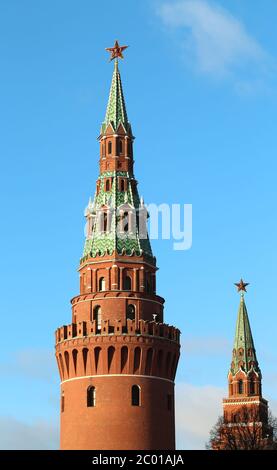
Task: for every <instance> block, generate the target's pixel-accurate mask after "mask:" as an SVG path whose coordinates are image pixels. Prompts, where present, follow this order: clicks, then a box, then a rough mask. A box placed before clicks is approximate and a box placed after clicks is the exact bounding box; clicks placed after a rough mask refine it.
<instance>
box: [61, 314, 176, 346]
mask: <svg viewBox="0 0 277 470" xmlns="http://www.w3.org/2000/svg"><path fill="white" fill-rule="evenodd" d="M103 335H104V336H109V335H115V336H122V335H131V336H139V335H143V336H151V337H157V338H163V339H167V340H170V341H173V342H175V343H177V344H179V343H180V330H178V328H175V327H174V326H170V325H166V324H165V323H156V322H155V321H145V320H139V322H136V320H127V324H126V325H123V324H122V322H121V320H116V321H115V322H113V324H110V321H109V320H103V321H102V322H101V328H99V325H97V321H96V320H93V321H89V322H78V323H71V324H70V325H64V326H62V327H60V328H58V329H57V330H56V344H57V343H60V342H63V341H65V340H71V339H72V338H78V337H81V338H82V337H88V336H103Z"/></svg>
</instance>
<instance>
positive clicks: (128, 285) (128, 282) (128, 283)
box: [123, 276, 132, 290]
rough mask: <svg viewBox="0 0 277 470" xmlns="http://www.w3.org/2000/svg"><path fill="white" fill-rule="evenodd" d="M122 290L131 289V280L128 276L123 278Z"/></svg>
mask: <svg viewBox="0 0 277 470" xmlns="http://www.w3.org/2000/svg"><path fill="white" fill-rule="evenodd" d="M123 284H124V285H123V290H131V288H132V280H131V278H130V276H125V278H124V283H123Z"/></svg>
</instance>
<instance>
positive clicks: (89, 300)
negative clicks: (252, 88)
mask: <svg viewBox="0 0 277 470" xmlns="http://www.w3.org/2000/svg"><path fill="white" fill-rule="evenodd" d="M142 287H144V286H142ZM99 292H111V291H107V290H106V291H99ZM117 292H124V291H121V290H120V291H117ZM144 293H145V292H140V294H144ZM82 295H88V294H82ZM155 295H156V294H155ZM106 299H117V300H118V299H132V300H143V301H144V302H152V303H154V304H158V305H163V303H162V302H158V301H157V300H151V299H145V298H144V297H142V298H141V297H127V296H126V297H125V296H124V297H122V296H121V295H120V296H113V297H110V296H106V297H97V298H94V299H84V300H79V302H76V303H75V304H74V306H76V305H78V304H80V303H81V302H92V301H93V300H97V301H98V300H106Z"/></svg>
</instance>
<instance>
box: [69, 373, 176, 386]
mask: <svg viewBox="0 0 277 470" xmlns="http://www.w3.org/2000/svg"><path fill="white" fill-rule="evenodd" d="M103 377H105V378H106V377H120V379H122V378H123V377H138V378H140V379H154V380H164V381H165V382H170V383H173V384H174V381H173V380H170V379H165V378H164V377H156V376H155V375H139V374H99V375H97V374H96V375H84V376H83V377H72V379H66V380H63V381H62V382H61V385H63V384H64V383H66V382H72V380H85V379H99V378H103Z"/></svg>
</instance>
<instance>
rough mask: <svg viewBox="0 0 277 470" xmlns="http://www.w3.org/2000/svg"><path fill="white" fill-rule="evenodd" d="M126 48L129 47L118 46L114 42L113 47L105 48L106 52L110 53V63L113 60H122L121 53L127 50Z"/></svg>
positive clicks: (116, 42)
mask: <svg viewBox="0 0 277 470" xmlns="http://www.w3.org/2000/svg"><path fill="white" fill-rule="evenodd" d="M127 47H129V46H120V45H119V43H118V41H115V43H114V46H113V47H106V51H108V52H110V54H111V56H110V61H111V60H114V59H117V58H118V57H119V58H120V59H124V56H123V54H122V52H123V51H125V49H127Z"/></svg>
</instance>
